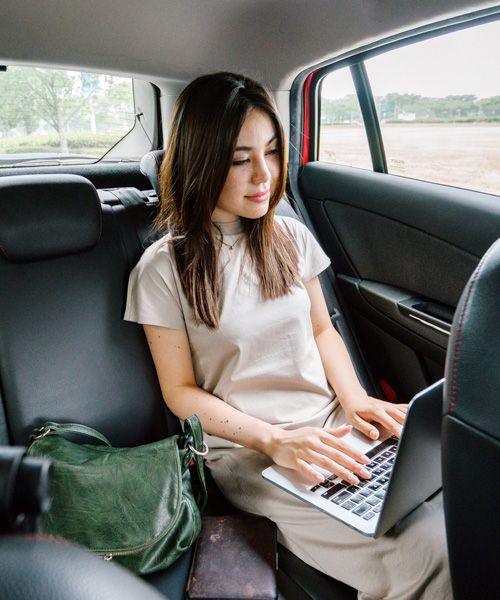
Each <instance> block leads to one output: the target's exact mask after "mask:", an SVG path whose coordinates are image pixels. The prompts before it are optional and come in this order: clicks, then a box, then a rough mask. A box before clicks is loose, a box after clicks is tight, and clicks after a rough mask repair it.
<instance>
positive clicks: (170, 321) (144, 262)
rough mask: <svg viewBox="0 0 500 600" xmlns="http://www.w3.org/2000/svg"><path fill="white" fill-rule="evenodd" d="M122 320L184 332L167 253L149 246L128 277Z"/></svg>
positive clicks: (180, 306)
mask: <svg viewBox="0 0 500 600" xmlns="http://www.w3.org/2000/svg"><path fill="white" fill-rule="evenodd" d="M123 318H124V319H125V321H133V322H134V323H141V324H143V325H159V326H160V327H168V328H170V329H181V330H182V329H185V322H184V315H183V312H182V304H181V300H180V297H179V292H178V289H177V284H176V280H175V275H174V269H173V265H172V259H171V257H170V256H169V255H168V253H167V252H158V251H155V249H154V248H152V247H150V248H148V250H146V252H145V253H144V254H143V255H142V258H141V260H140V261H139V262H138V263H137V265H136V266H135V267H134V269H133V270H132V272H131V273H130V276H129V281H128V290H127V304H126V308H125V315H124V317H123Z"/></svg>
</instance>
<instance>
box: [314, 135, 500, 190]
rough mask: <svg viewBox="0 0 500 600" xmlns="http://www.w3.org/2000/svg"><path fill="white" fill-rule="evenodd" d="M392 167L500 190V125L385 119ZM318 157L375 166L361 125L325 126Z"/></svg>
mask: <svg viewBox="0 0 500 600" xmlns="http://www.w3.org/2000/svg"><path fill="white" fill-rule="evenodd" d="M382 136H383V140H384V146H385V151H386V155H387V163H388V167H389V172H390V173H393V174H395V175H404V176H407V177H413V178H415V179H423V180H425V181H433V182H436V183H444V184H447V185H453V186H456V187H461V188H466V189H471V190H479V191H482V192H489V193H492V194H498V195H500V124H484V125H482V124H477V123H473V124H457V123H450V124H445V123H440V124H432V125H431V124H429V125H423V124H421V123H419V124H411V123H407V124H403V125H400V124H394V125H393V124H382ZM320 160H326V161H329V162H336V163H339V164H345V165H351V166H357V167H362V168H368V169H371V162H370V157H369V153H368V144H367V141H366V134H365V131H364V128H363V127H362V126H361V125H353V126H351V125H340V126H322V127H321V138H320Z"/></svg>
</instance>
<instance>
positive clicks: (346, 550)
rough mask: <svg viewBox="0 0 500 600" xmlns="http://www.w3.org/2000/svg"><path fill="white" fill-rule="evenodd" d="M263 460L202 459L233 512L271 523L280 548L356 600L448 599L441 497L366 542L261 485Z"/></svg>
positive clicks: (231, 452)
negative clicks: (347, 590) (354, 593)
mask: <svg viewBox="0 0 500 600" xmlns="http://www.w3.org/2000/svg"><path fill="white" fill-rule="evenodd" d="M270 463H271V461H270V459H269V458H268V457H266V456H264V455H263V454H260V453H258V452H254V451H252V450H248V449H246V448H235V449H227V450H211V451H210V454H209V460H208V466H209V468H210V469H211V472H212V474H213V476H214V479H215V481H216V482H217V484H218V485H219V487H220V488H221V490H222V492H223V493H224V495H225V496H226V497H227V498H228V499H229V500H230V501H231V502H232V503H233V504H234V505H235V506H236V507H238V508H240V509H241V510H245V511H248V512H252V513H255V514H259V515H263V516H266V517H268V518H269V519H271V520H272V521H274V522H275V523H276V524H277V526H278V531H279V534H278V535H279V538H278V539H279V541H280V542H281V543H282V544H283V545H284V546H286V547H287V548H288V549H289V550H291V551H292V552H293V553H294V554H295V555H296V556H298V557H299V558H300V559H302V560H303V561H304V562H306V563H308V564H309V565H311V566H313V567H315V568H316V569H319V570H320V571H322V572H324V573H326V574H327V575H330V576H331V577H334V578H335V579H338V580H340V581H343V582H345V583H347V584H348V585H350V586H352V587H354V588H355V589H357V590H359V594H358V598H359V599H360V600H372V599H375V598H386V599H391V600H392V599H393V600H396V599H397V600H403V599H404V600H410V599H425V600H446V599H448V598H450V599H451V597H452V595H451V587H450V579H449V572H448V559H447V554H446V539H445V530H444V518H443V512H442V500H441V494H437V495H435V496H434V497H433V498H432V499H431V500H429V501H428V502H424V503H423V504H422V505H421V506H420V507H419V508H418V509H416V510H415V511H413V512H412V513H411V514H410V515H409V516H408V517H406V519H403V520H402V521H401V522H400V523H399V524H397V525H396V526H395V527H393V528H392V530H391V531H390V532H389V533H388V534H386V535H385V536H383V537H381V538H379V539H377V540H373V539H371V538H368V537H366V536H363V535H361V534H360V533H357V532H356V531H354V530H352V529H350V528H348V527H347V526H345V525H343V524H341V523H339V522H337V521H336V520H335V519H333V518H332V517H329V516H327V515H325V514H324V513H322V512H321V511H320V510H318V509H315V508H313V507H310V506H308V505H307V504H305V503H304V502H302V501H301V500H298V499H296V498H295V497H294V496H292V495H291V494H288V493H286V492H284V491H282V490H280V489H279V488H277V487H276V486H274V485H273V484H271V483H269V482H267V481H265V480H264V479H263V478H262V476H261V472H262V470H263V469H264V468H266V467H267V466H269V464H270Z"/></svg>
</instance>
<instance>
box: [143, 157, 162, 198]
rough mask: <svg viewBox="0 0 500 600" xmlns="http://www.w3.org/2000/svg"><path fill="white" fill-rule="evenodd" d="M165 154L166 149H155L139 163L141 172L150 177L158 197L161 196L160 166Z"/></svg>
mask: <svg viewBox="0 0 500 600" xmlns="http://www.w3.org/2000/svg"><path fill="white" fill-rule="evenodd" d="M164 156H165V151H164V150H153V151H152V152H148V153H147V154H145V155H144V156H143V157H142V160H141V164H140V165H139V168H140V169H141V173H142V174H143V175H145V176H146V177H147V178H148V179H149V181H150V182H151V185H152V186H153V187H154V189H155V192H156V195H157V196H158V198H159V197H160V180H159V176H160V167H161V163H162V162H163V157H164Z"/></svg>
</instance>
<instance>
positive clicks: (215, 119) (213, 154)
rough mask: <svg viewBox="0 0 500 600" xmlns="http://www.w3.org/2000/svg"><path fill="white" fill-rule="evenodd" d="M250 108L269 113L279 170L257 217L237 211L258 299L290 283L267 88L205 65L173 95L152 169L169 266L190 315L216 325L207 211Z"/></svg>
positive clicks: (291, 257) (294, 268)
mask: <svg viewBox="0 0 500 600" xmlns="http://www.w3.org/2000/svg"><path fill="white" fill-rule="evenodd" d="M251 109H258V110H260V111H262V112H264V113H266V114H267V115H269V117H270V118H271V121H272V122H273V125H274V127H275V130H276V136H277V142H278V153H279V162H280V171H279V176H278V178H277V182H276V186H275V189H274V190H273V191H272V194H271V198H270V200H269V210H268V212H267V213H266V214H265V215H264V216H263V217H261V218H258V219H244V218H242V223H243V226H244V231H245V234H246V236H247V238H248V242H247V250H248V252H249V255H250V258H251V260H252V262H253V265H254V267H255V269H256V272H257V275H258V277H259V279H260V290H261V294H262V297H263V298H264V299H271V298H277V297H279V296H282V295H284V294H286V293H288V292H289V291H290V288H291V287H292V285H293V284H294V283H295V282H296V280H297V277H298V252H297V247H296V244H295V242H294V240H293V239H292V238H291V236H289V234H288V233H287V232H286V231H285V230H284V229H283V228H281V227H279V226H278V225H277V223H275V222H274V212H275V210H276V206H277V204H278V202H279V201H280V198H281V197H282V196H283V194H284V192H285V181H286V166H285V165H286V163H285V143H284V133H283V127H282V125H281V122H280V119H279V116H278V111H277V109H276V107H275V105H274V102H273V100H272V98H271V96H270V94H269V93H268V92H267V91H266V90H265V88H264V87H263V86H262V85H261V84H260V83H257V82H256V81H253V80H252V79H249V78H247V77H244V76H242V75H235V74H234V73H213V74H210V75H204V76H202V77H198V78H197V79H195V80H194V81H193V82H191V83H190V84H189V85H188V86H187V87H186V88H185V89H184V90H183V91H182V92H181V94H180V96H179V98H178V99H177V102H176V105H175V108H174V114H173V120H172V125H171V129H170V134H169V139H168V143H167V148H166V152H165V159H164V161H163V163H162V166H161V169H160V193H161V204H160V211H159V213H158V216H157V218H156V226H157V227H158V228H160V229H165V230H168V231H170V233H171V234H172V244H173V246H174V254H175V260H176V264H177V271H178V273H179V277H180V280H181V283H182V288H183V291H184V294H185V295H186V297H187V299H188V301H189V303H190V305H191V306H192V308H193V312H194V319H195V321H196V322H197V323H199V324H201V323H204V324H205V325H207V326H208V327H210V328H217V327H218V326H219V316H220V281H219V269H218V255H219V249H220V247H219V245H218V244H216V243H215V240H214V235H213V225H212V213H213V211H214V209H215V207H216V204H217V201H218V199H219V196H220V194H221V192H222V189H223V187H224V184H225V181H226V178H227V175H228V173H229V169H230V168H231V164H232V161H233V154H234V149H235V147H236V142H237V139H238V135H239V132H240V129H241V127H242V125H243V122H244V120H245V118H246V116H247V114H248V112H249V111H250V110H251Z"/></svg>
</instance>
